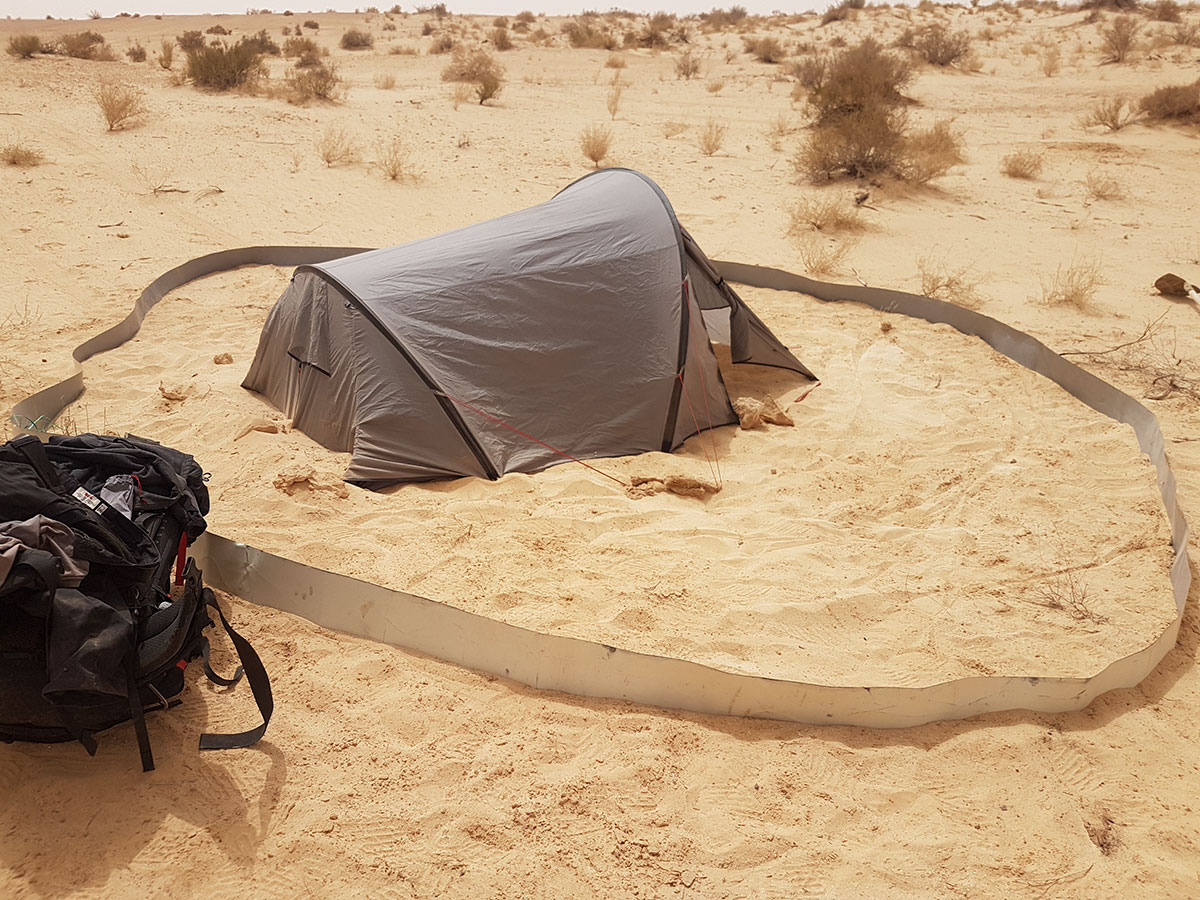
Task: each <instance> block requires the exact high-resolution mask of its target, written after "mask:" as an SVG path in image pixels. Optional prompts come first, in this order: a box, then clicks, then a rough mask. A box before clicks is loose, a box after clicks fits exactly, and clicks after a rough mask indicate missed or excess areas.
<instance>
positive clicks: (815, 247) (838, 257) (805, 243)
mask: <svg viewBox="0 0 1200 900" xmlns="http://www.w3.org/2000/svg"><path fill="white" fill-rule="evenodd" d="M856 244H857V241H856V240H853V239H847V238H829V237H826V236H824V235H822V234H819V233H817V232H812V231H809V232H805V233H804V234H801V235H800V236H799V237H798V238H797V240H796V251H797V253H798V254H799V255H800V262H801V264H802V265H803V266H804V270H805V271H806V272H808V273H810V274H812V275H832V274H835V273H837V272H840V271H841V268H842V264H843V263H844V262H845V261H846V257H847V256H848V255H849V253H850V251H851V250H853V249H854V247H855V246H856Z"/></svg>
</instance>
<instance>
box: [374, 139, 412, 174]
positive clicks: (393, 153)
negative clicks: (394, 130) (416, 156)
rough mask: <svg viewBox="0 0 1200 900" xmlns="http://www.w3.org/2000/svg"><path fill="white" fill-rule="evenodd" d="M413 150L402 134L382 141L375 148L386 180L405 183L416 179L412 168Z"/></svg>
mask: <svg viewBox="0 0 1200 900" xmlns="http://www.w3.org/2000/svg"><path fill="white" fill-rule="evenodd" d="M412 155H413V148H412V145H411V144H409V142H408V140H407V139H406V138H405V137H404V135H402V134H395V135H393V136H392V137H390V138H387V139H381V140H380V141H379V143H378V144H377V145H376V147H375V156H376V163H377V165H378V166H379V170H380V171H381V172H383V175H384V177H385V178H387V179H389V180H390V181H403V180H404V179H406V178H414V177H416V172H415V171H414V170H413V168H412Z"/></svg>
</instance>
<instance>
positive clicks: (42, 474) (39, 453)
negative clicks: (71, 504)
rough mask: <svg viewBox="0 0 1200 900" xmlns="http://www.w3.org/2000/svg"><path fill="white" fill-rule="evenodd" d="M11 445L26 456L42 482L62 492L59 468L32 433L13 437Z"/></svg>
mask: <svg viewBox="0 0 1200 900" xmlns="http://www.w3.org/2000/svg"><path fill="white" fill-rule="evenodd" d="M10 446H11V447H12V448H13V449H14V450H18V451H20V453H21V455H22V456H24V457H25V459H26V461H27V462H28V463H29V465H30V466H32V467H33V471H34V472H36V473H37V476H38V478H39V479H41V482H42V484H44V485H45V486H46V487H48V488H50V490H52V491H58V492H59V493H62V490H63V486H62V480H61V479H60V478H59V476H58V469H56V468H54V464H53V463H52V462H50V457H49V456H47V455H46V448H45V447H43V446H42V442H41V441H39V440H38V439H37V438H36V437H34V436H33V435H32V434H22V435H20V436H19V437H15V438H13V440H12V442H11V444H10Z"/></svg>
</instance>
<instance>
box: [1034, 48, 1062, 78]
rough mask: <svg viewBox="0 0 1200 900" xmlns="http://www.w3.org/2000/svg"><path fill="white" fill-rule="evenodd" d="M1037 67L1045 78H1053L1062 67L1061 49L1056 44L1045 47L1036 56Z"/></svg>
mask: <svg viewBox="0 0 1200 900" xmlns="http://www.w3.org/2000/svg"><path fill="white" fill-rule="evenodd" d="M1038 68H1040V69H1041V71H1042V74H1043V75H1045V76H1046V77H1047V78H1053V77H1054V76H1055V75H1057V74H1058V73H1059V70H1060V69H1062V51H1061V50H1059V49H1058V45H1054V46H1052V47H1047V48H1046V49H1045V50H1043V51H1042V53H1041V55H1040V56H1039V57H1038Z"/></svg>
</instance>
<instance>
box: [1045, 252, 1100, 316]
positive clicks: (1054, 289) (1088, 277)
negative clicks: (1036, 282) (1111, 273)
mask: <svg viewBox="0 0 1200 900" xmlns="http://www.w3.org/2000/svg"><path fill="white" fill-rule="evenodd" d="M1102 284H1104V276H1103V274H1102V273H1101V271H1100V264H1099V263H1098V262H1096V261H1095V260H1075V261H1073V262H1072V263H1071V264H1070V265H1069V266H1067V267H1066V268H1063V267H1062V266H1059V267H1058V268H1057V269H1056V270H1055V272H1054V275H1053V276H1051V277H1050V278H1049V279H1045V278H1043V279H1042V293H1041V296H1040V297H1039V298H1037V302H1038V303H1041V304H1042V305H1043V306H1070V307H1073V308H1075V309H1081V310H1082V309H1087V308H1089V307H1090V306H1091V305H1092V303H1093V301H1094V300H1095V299H1096V291H1097V290H1098V289H1099V287H1100V286H1101V285H1102Z"/></svg>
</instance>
